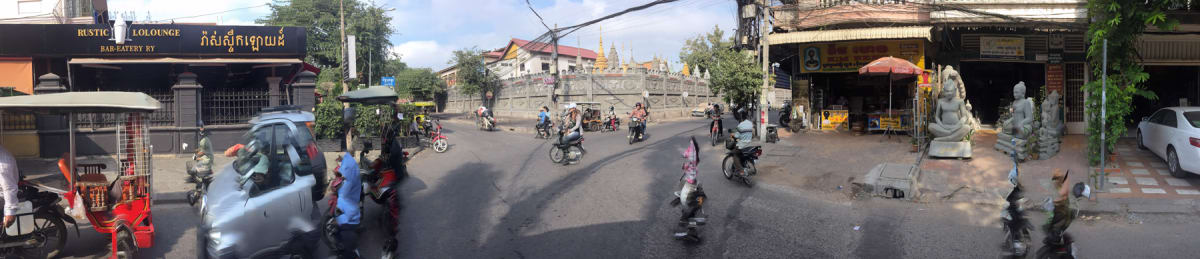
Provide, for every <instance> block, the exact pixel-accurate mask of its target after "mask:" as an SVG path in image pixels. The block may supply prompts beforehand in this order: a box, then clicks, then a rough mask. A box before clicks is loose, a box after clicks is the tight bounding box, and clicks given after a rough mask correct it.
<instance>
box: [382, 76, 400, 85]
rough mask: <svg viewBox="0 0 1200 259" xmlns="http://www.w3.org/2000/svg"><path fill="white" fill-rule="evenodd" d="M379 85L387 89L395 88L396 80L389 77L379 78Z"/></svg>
mask: <svg viewBox="0 0 1200 259" xmlns="http://www.w3.org/2000/svg"><path fill="white" fill-rule="evenodd" d="M379 84H380V85H383V86H387V87H396V78H395V77H390V76H385V77H383V78H380V80H379Z"/></svg>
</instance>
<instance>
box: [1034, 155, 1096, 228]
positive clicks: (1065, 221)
mask: <svg viewBox="0 0 1200 259" xmlns="http://www.w3.org/2000/svg"><path fill="white" fill-rule="evenodd" d="M1070 174H1071V172H1070V171H1063V170H1062V169H1060V168H1055V169H1054V175H1053V176H1052V177H1050V180H1051V182H1052V183H1053V184H1054V188H1055V189H1057V190H1058V193H1057V195H1055V198H1054V201H1053V205H1052V206H1053V209H1051V210H1048V211H1049V212H1050V213H1049V215H1047V218H1046V224H1045V225H1043V226H1042V230H1043V231H1045V232H1046V239H1045V240H1043V243H1045V244H1057V243H1059V242H1060V240H1062V236H1063V235H1064V234H1065V232H1066V231H1067V227H1070V226H1071V222H1072V221H1074V219H1075V212H1076V210H1074V209H1072V206H1073V205H1074V204H1072V203H1071V198H1070V196H1069V195H1071V194H1074V196H1075V197H1076V198H1079V197H1088V198H1090V197H1091V190H1090V188H1088V187H1087V185H1084V184H1082V183H1080V184H1076V185H1075V186H1073V187H1071V186H1067V185H1066V183H1067V177H1068V176H1069V175H1070Z"/></svg>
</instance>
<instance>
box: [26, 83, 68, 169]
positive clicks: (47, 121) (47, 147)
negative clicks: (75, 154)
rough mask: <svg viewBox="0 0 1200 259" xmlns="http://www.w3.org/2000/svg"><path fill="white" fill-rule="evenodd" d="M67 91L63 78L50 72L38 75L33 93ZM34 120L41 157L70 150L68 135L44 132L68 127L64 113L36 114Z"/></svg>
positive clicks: (55, 155)
mask: <svg viewBox="0 0 1200 259" xmlns="http://www.w3.org/2000/svg"><path fill="white" fill-rule="evenodd" d="M64 92H67V88H66V87H64V86H63V84H62V78H61V77H59V76H58V75H55V74H53V73H48V74H45V75H42V76H39V77H38V82H37V85H36V86H34V87H33V94H35V95H39V94H53V93H64ZM34 120H35V122H34V123H36V124H37V125H36V127H37V129H38V153H40V154H38V155H40V156H41V157H46V158H51V157H61V156H62V154H63V153H66V152H67V151H70V149H69V147H67V145H64V144H63V143H67V135H66V134H61V133H44V132H47V131H59V130H64V129H67V126H68V125H67V116H62V115H34Z"/></svg>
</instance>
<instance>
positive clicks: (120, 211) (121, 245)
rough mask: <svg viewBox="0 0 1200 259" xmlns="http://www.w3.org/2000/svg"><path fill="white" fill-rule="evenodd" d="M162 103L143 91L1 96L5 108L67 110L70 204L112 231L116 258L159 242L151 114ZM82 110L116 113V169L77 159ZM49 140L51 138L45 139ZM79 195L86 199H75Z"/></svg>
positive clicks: (63, 167)
mask: <svg viewBox="0 0 1200 259" xmlns="http://www.w3.org/2000/svg"><path fill="white" fill-rule="evenodd" d="M160 107H161V105H160V104H159V102H158V101H157V100H155V99H154V98H153V97H150V96H149V95H146V94H144V93H138V92H67V93H54V94H39V95H29V96H13V97H0V111H3V112H6V113H16V114H20V113H26V114H31V113H37V114H51V115H65V116H66V119H67V129H68V131H67V136H68V137H67V143H65V144H66V145H68V149H69V152H67V154H65V156H64V157H63V158H62V159H60V160H59V165H60V166H59V169H60V171H61V172H62V174H63V176H64V177H65V178H66V180H67V186H66V189H67V191H66V193H65V194H63V196H64V198H66V200H67V201H68V206H69V207H71V208H75V206H81V207H82V209H83V210H84V212H85V214H86V216H87V219H88V221H89V222H91V224H92V228H93V229H95V230H96V231H97V232H100V233H104V234H108V235H110V238H111V239H110V240H111V248H112V250H111V251H112V258H134V257H135V256H134V255H135V254H136V253H137V250H138V249H139V248H149V247H151V246H153V245H154V221H153V217H152V216H151V214H150V212H151V209H150V206H151V205H152V204H153V196H154V195H153V194H154V191H153V181H152V180H151V176H152V173H153V172H154V170H153V168H152V166H153V162H152V161H151V160H152V159H151V150H152V149H153V148H152V146H151V145H150V137H149V135H150V134H149V133H150V132H149V129H150V127H149V126H150V124H149V123H150V122H149V120H148V119H147V115H148V114H149V113H151V112H153V111H155V110H158V109H159V108H160ZM81 113H89V114H90V113H103V114H110V115H113V117H112V118H113V119H115V120H116V124H115V125H116V126H115V127H114V128H115V129H114V131H115V133H116V134H115V135H116V143H117V144H116V145H117V146H116V149H115V151H114V152H115V154H113V155H114V158H115V159H116V160H117V163H116V166H115V168H111V169H115V171H109V170H106V169H110V167H108V166H106V165H105V164H78V163H76V162H75V160H76V159H75V158H76V153H75V145H76V142H75V117H76V115H77V114H81ZM43 140H46V139H43ZM76 196H78V197H79V200H80V201H82V204H76Z"/></svg>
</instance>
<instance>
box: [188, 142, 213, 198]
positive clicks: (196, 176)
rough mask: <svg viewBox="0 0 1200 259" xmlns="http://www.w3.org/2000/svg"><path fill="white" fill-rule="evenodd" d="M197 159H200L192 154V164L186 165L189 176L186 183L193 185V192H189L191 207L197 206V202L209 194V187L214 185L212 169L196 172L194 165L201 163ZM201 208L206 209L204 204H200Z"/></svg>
mask: <svg viewBox="0 0 1200 259" xmlns="http://www.w3.org/2000/svg"><path fill="white" fill-rule="evenodd" d="M197 158H199V157H197V155H196V154H192V162H191V163H187V165H185V166H187V174H188V176H187V179H184V181H185V182H187V183H190V184H193V187H192V190H190V191H188V192H187V201H188V205H190V206H196V202H198V201H201V200H202V199H201V197H204V195H205V194H207V193H208V185H209V184H211V183H212V169H209V171H207V172H198V171H196V167H195V166H194V165H193V164H192V163H199V160H197ZM209 168H211V166H209ZM200 207H204V204H200Z"/></svg>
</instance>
